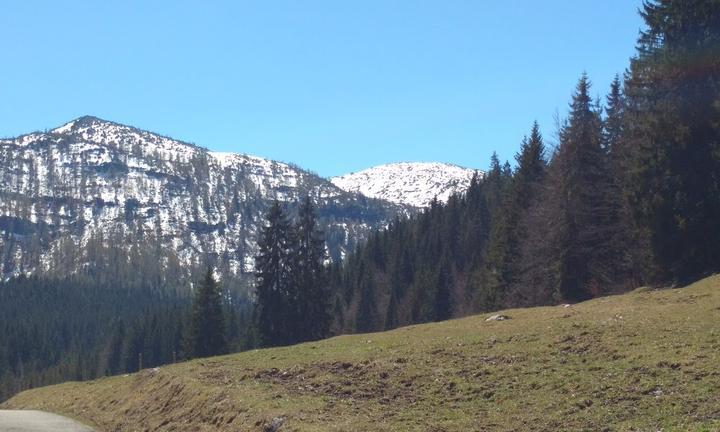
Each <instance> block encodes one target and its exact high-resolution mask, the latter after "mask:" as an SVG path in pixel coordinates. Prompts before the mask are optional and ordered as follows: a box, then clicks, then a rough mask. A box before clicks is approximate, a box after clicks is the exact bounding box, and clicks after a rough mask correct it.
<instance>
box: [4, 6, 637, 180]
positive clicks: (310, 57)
mask: <svg viewBox="0 0 720 432" xmlns="http://www.w3.org/2000/svg"><path fill="white" fill-rule="evenodd" d="M640 4H641V1H640V0H605V1H602V2H598V1H589V0H548V1H543V2H538V1H536V0H522V1H521V0H517V1H512V0H508V1H485V0H474V1H470V0H467V1H460V0H435V1H422V0H412V1H411V0H408V1H394V0H362V1H349V0H348V1H344V0H343V1H337V0H327V1H314V0H304V1H290V0H288V1H273V0H267V1H206V2H198V1H152V2H150V1H117V2H116V1H63V2H57V1H33V0H6V1H3V7H2V12H1V13H0V136H16V135H19V134H22V133H26V132H30V131H33V130H38V129H46V128H53V127H55V126H59V125H61V124H63V123H65V122H67V121H69V120H71V119H73V118H76V117H79V116H82V115H85V114H90V115H95V116H98V117H101V118H105V119H108V120H113V121H117V122H120V123H126V124H131V125H135V126H138V127H141V128H143V129H148V130H152V131H156V132H159V133H162V134H165V135H170V136H172V137H174V138H177V139H182V140H185V141H191V142H194V143H196V144H198V145H201V146H203V147H207V148H210V149H212V150H218V151H233V152H241V153H249V154H254V155H258V156H264V157H269V158H273V159H278V160H283V161H288V162H294V163H297V164H298V165H300V166H302V167H304V168H307V169H310V170H313V171H316V172H318V173H319V174H321V175H325V176H331V175H337V174H341V173H346V172H352V171H357V170H360V169H362V168H366V167H369V166H373V165H377V164H381V163H387V162H396V161H443V162H452V163H456V164H459V165H464V166H468V167H474V168H486V167H487V165H488V160H489V157H490V154H491V153H492V151H493V150H496V151H497V152H498V154H499V155H500V157H501V158H503V159H511V158H512V157H513V155H514V153H515V151H516V150H517V148H518V147H519V143H520V140H521V139H522V137H523V135H524V134H526V133H527V131H528V130H529V128H530V126H531V124H532V122H533V120H536V119H537V120H538V121H539V122H540V124H541V128H542V131H543V132H544V133H545V135H546V137H547V138H548V139H551V137H552V135H553V134H554V130H555V126H554V120H553V118H554V115H555V113H559V114H560V115H564V114H565V113H566V112H567V104H568V101H569V98H570V95H571V93H572V90H573V88H574V85H575V83H576V81H577V79H578V77H579V76H580V74H581V73H582V72H583V71H587V73H588V74H589V75H590V77H591V79H592V81H593V83H594V94H596V95H603V96H604V94H605V93H606V91H607V88H608V86H609V83H610V81H611V79H612V78H613V76H614V74H615V73H622V72H623V70H624V69H625V68H626V67H627V64H628V59H629V58H630V56H632V55H633V52H634V46H635V40H636V38H637V35H638V31H639V29H640V28H641V25H642V21H641V19H640V17H639V16H638V14H637V8H638V7H639V6H640Z"/></svg>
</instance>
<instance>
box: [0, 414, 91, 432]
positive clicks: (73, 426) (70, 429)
mask: <svg viewBox="0 0 720 432" xmlns="http://www.w3.org/2000/svg"><path fill="white" fill-rule="evenodd" d="M39 431H43V432H93V429H90V428H89V427H87V426H85V425H82V424H80V423H78V422H76V421H75V420H71V419H69V418H67V417H62V416H59V415H57V414H51V413H47V412H43V411H33V410H0V432H39Z"/></svg>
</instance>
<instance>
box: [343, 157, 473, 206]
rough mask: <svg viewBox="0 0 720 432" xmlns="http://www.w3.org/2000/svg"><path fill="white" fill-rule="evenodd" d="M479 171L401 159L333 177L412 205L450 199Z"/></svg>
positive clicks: (352, 188) (351, 186) (349, 187)
mask: <svg viewBox="0 0 720 432" xmlns="http://www.w3.org/2000/svg"><path fill="white" fill-rule="evenodd" d="M475 174H479V175H481V176H482V174H483V173H482V171H477V170H474V169H470V168H463V167H461V166H457V165H453V164H448V163H439V162H399V163H391V164H386V165H379V166H376V167H372V168H368V169H365V170H362V171H359V172H356V173H351V174H346V175H343V176H339V177H333V178H331V179H330V181H331V182H332V183H333V184H334V185H335V186H337V187H339V188H340V189H343V190H345V191H348V192H356V193H360V194H363V195H365V196H367V197H371V198H377V199H382V200H385V201H390V202H393V203H395V204H400V205H409V206H412V207H427V206H429V205H430V202H431V201H432V200H433V198H436V197H437V199H438V201H440V202H446V201H447V200H448V198H449V197H450V195H452V194H455V193H462V192H465V190H467V188H468V186H470V180H472V177H473V176H474V175H475Z"/></svg>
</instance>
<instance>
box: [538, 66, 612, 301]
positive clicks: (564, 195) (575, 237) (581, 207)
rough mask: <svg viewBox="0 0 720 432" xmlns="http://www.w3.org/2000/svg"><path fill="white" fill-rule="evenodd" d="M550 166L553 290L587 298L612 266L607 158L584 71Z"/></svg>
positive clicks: (603, 285) (571, 297)
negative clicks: (553, 220) (609, 265)
mask: <svg viewBox="0 0 720 432" xmlns="http://www.w3.org/2000/svg"><path fill="white" fill-rule="evenodd" d="M551 168H552V173H553V178H552V179H551V180H552V182H553V183H552V184H551V185H550V187H551V188H552V192H551V193H552V194H554V195H555V196H556V197H557V198H558V199H556V200H555V201H554V202H553V203H554V204H555V206H556V207H555V208H554V209H553V210H554V211H553V212H552V216H551V217H552V218H556V221H555V224H554V230H553V232H552V235H551V238H550V241H551V245H552V246H553V249H552V254H551V255H550V256H551V257H552V258H551V266H552V267H553V268H554V272H555V275H556V279H555V281H554V283H555V290H556V292H557V295H558V296H559V297H561V298H564V299H569V300H582V299H586V298H589V297H590V296H592V295H593V294H599V293H600V292H602V290H604V289H606V287H607V283H608V280H607V278H608V277H609V276H610V274H611V272H612V269H611V268H608V266H607V262H606V261H605V259H604V258H605V257H606V256H607V255H608V253H609V251H608V249H609V247H610V245H609V244H608V242H607V236H608V234H609V229H610V225H609V223H608V221H609V215H608V212H609V205H608V202H607V201H608V193H609V191H608V187H607V180H608V172H607V159H606V157H605V153H604V151H603V147H602V129H601V119H600V113H599V112H598V109H596V108H595V106H594V103H593V101H592V99H591V98H590V80H589V79H588V77H587V75H585V74H583V76H582V77H581V78H580V80H579V82H578V84H577V88H576V92H575V94H574V95H573V99H572V103H571V110H570V117H569V119H568V120H567V122H566V124H565V125H564V126H563V128H562V130H561V131H560V146H559V148H558V151H557V154H556V156H555V157H554V158H553V161H552V167H551Z"/></svg>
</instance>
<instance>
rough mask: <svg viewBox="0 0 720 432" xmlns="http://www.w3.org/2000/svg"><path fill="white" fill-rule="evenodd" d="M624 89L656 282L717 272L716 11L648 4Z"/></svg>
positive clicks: (663, 0) (698, 2) (661, 0)
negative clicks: (635, 53) (636, 50)
mask: <svg viewBox="0 0 720 432" xmlns="http://www.w3.org/2000/svg"><path fill="white" fill-rule="evenodd" d="M641 15H642V17H643V19H644V21H645V24H646V29H645V30H644V31H643V32H642V33H641V36H640V39H639V41H638V53H637V55H636V57H635V58H633V59H632V60H631V65H630V78H629V79H628V80H627V84H626V94H627V97H628V107H627V115H626V118H627V120H626V122H625V125H626V128H627V131H626V134H627V137H628V146H629V147H630V156H631V159H632V160H631V162H630V164H629V167H628V170H629V174H630V176H629V177H630V180H629V182H628V186H629V188H630V196H631V198H632V206H633V209H634V214H635V216H636V218H637V221H638V225H639V226H640V227H641V229H643V230H646V231H647V233H648V234H649V236H650V240H651V244H652V249H653V255H654V260H655V264H656V266H655V271H654V277H655V279H656V280H667V279H673V280H678V281H683V280H687V279H691V278H695V277H698V276H700V275H703V274H706V273H708V272H713V271H718V270H720V261H719V260H718V256H720V241H718V239H719V238H720V224H719V223H718V220H720V121H718V118H720V3H718V2H717V1H716V0H687V1H677V0H649V1H646V2H644V4H643V6H642V10H641Z"/></svg>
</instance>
